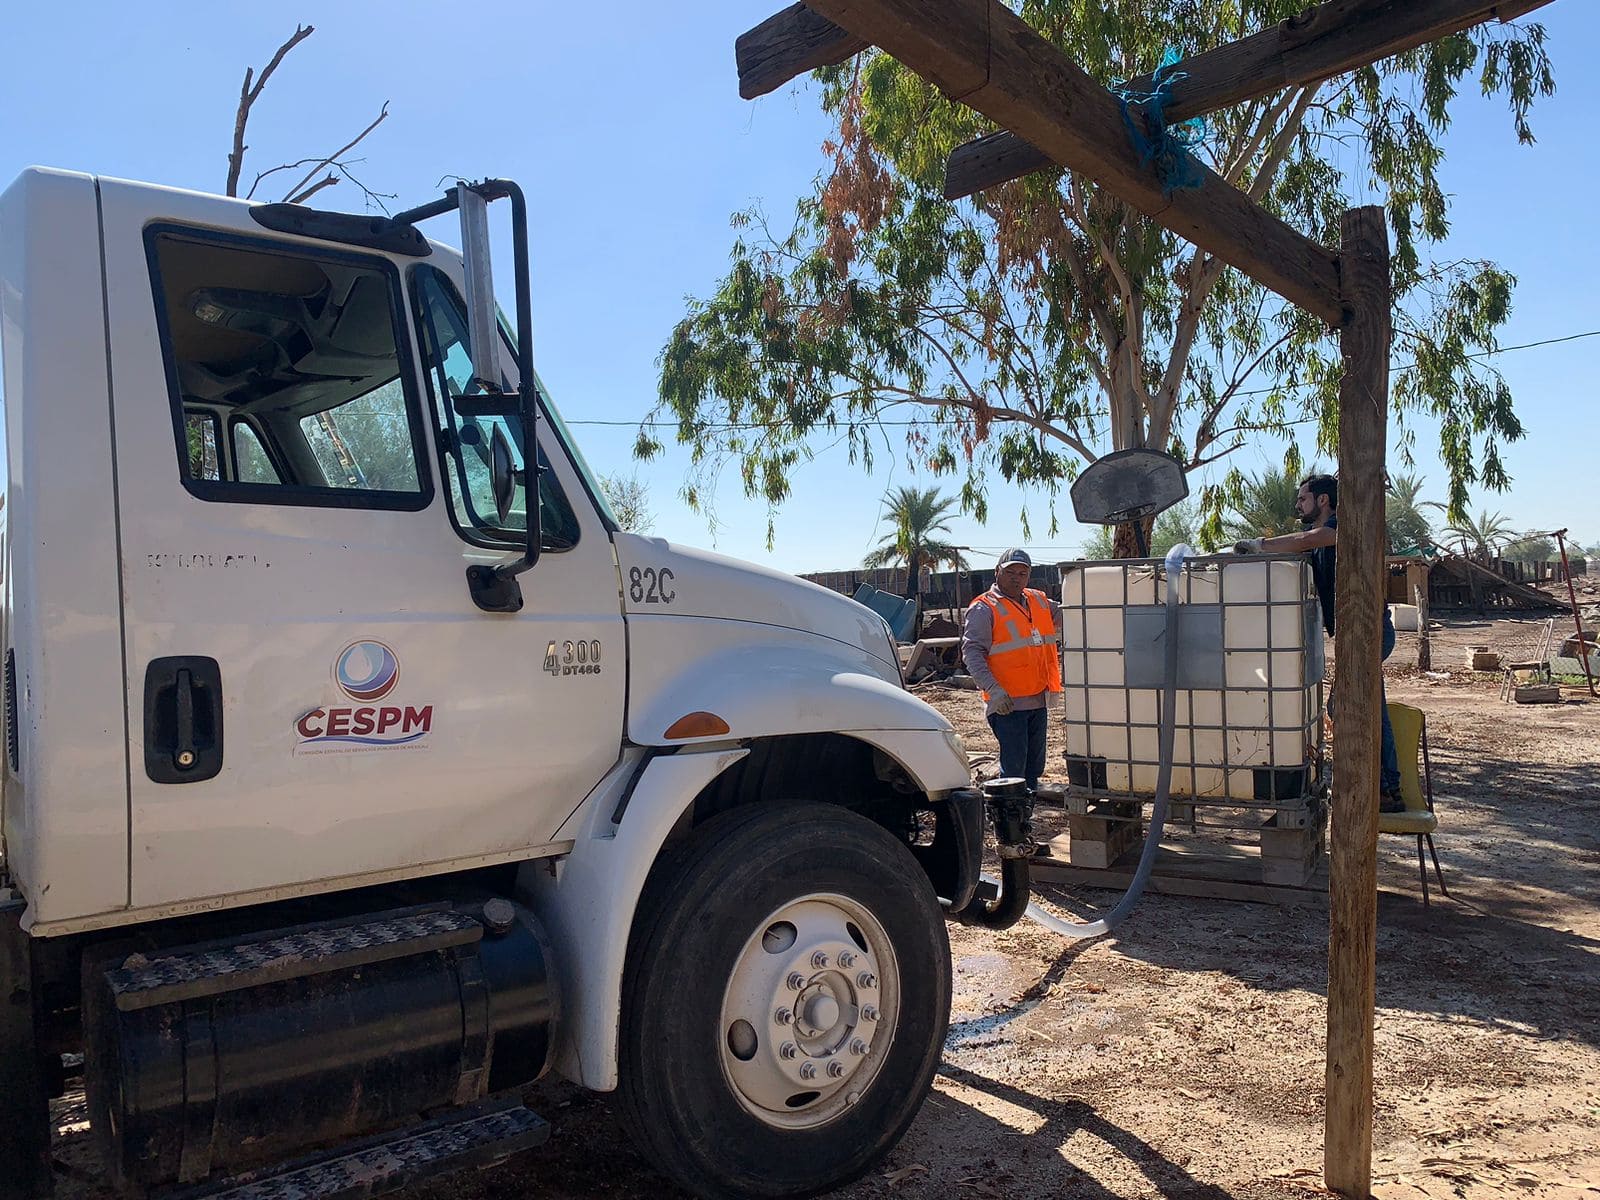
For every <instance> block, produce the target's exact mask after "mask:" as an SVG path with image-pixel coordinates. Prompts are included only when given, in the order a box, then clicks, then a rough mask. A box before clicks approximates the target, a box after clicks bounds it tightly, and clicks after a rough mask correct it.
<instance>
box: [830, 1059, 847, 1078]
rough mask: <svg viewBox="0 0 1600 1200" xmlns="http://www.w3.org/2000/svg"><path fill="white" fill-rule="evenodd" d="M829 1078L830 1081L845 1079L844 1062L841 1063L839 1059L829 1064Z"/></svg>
mask: <svg viewBox="0 0 1600 1200" xmlns="http://www.w3.org/2000/svg"><path fill="white" fill-rule="evenodd" d="M828 1078H829V1079H843V1078H844V1064H843V1063H842V1062H840V1061H839V1060H838V1059H835V1060H834V1061H833V1062H831V1063H829V1064H828Z"/></svg>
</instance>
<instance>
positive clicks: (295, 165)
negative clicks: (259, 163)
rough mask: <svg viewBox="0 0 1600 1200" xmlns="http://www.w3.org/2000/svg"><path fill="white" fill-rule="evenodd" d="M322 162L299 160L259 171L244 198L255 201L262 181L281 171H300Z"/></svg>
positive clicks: (315, 159)
mask: <svg viewBox="0 0 1600 1200" xmlns="http://www.w3.org/2000/svg"><path fill="white" fill-rule="evenodd" d="M321 161H322V160H321V159H317V158H299V159H296V160H295V161H294V162H292V163H279V164H278V165H277V166H275V167H272V168H270V169H269V170H266V171H259V172H257V173H256V178H255V182H254V183H252V184H251V185H250V190H249V191H248V192H246V193H245V194H244V198H245V199H246V200H251V199H254V198H255V194H256V189H257V188H258V187H260V186H261V181H262V180H264V179H266V178H268V177H269V176H272V175H276V174H277V173H278V172H279V171H298V170H299V169H300V168H301V167H303V166H305V165H306V164H307V163H309V162H321Z"/></svg>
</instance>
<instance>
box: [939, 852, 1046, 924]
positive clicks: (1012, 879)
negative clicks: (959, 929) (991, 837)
mask: <svg viewBox="0 0 1600 1200" xmlns="http://www.w3.org/2000/svg"><path fill="white" fill-rule="evenodd" d="M1030 889H1031V879H1030V873H1029V869H1028V860H1027V859H1026V858H1020V857H1019V858H1002V859H1001V860H1000V895H999V896H998V897H996V898H995V899H994V900H993V901H989V900H981V899H974V900H973V901H972V903H971V904H969V905H967V907H966V908H964V909H962V910H961V911H960V912H959V913H957V914H956V919H957V920H959V921H960V922H961V923H962V924H963V925H977V926H979V927H981V928H983V929H1010V928H1011V927H1012V926H1013V925H1015V924H1016V923H1017V922H1018V921H1020V920H1022V918H1023V916H1024V915H1025V914H1026V913H1027V911H1028V903H1029V896H1030Z"/></svg>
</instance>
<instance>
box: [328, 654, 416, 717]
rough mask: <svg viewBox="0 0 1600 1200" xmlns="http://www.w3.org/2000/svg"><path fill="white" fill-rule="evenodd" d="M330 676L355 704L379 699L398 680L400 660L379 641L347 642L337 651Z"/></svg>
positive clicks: (387, 692)
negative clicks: (347, 643) (336, 657)
mask: <svg viewBox="0 0 1600 1200" xmlns="http://www.w3.org/2000/svg"><path fill="white" fill-rule="evenodd" d="M333 678H334V682H336V683H337V684H338V685H339V686H340V687H341V688H343V689H344V694H345V695H346V696H349V697H350V699H352V700H354V701H356V702H357V703H358V704H361V703H367V702H369V701H372V700H382V699H383V698H384V697H385V696H387V695H388V694H389V693H390V692H392V691H394V685H395V684H397V683H399V682H400V660H399V659H397V658H396V657H395V656H394V651H393V650H391V649H389V647H387V646H385V645H384V644H383V643H382V642H351V643H350V644H349V645H348V646H346V647H345V648H344V649H343V650H341V651H340V652H339V659H338V661H337V662H336V663H335V664H334V667H333Z"/></svg>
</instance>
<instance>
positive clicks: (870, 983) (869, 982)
mask: <svg viewBox="0 0 1600 1200" xmlns="http://www.w3.org/2000/svg"><path fill="white" fill-rule="evenodd" d="M856 982H857V983H858V984H860V985H861V986H862V987H864V988H875V987H877V986H878V977H877V976H876V975H874V974H873V973H872V972H871V971H863V972H861V974H859V975H857V976H856Z"/></svg>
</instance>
